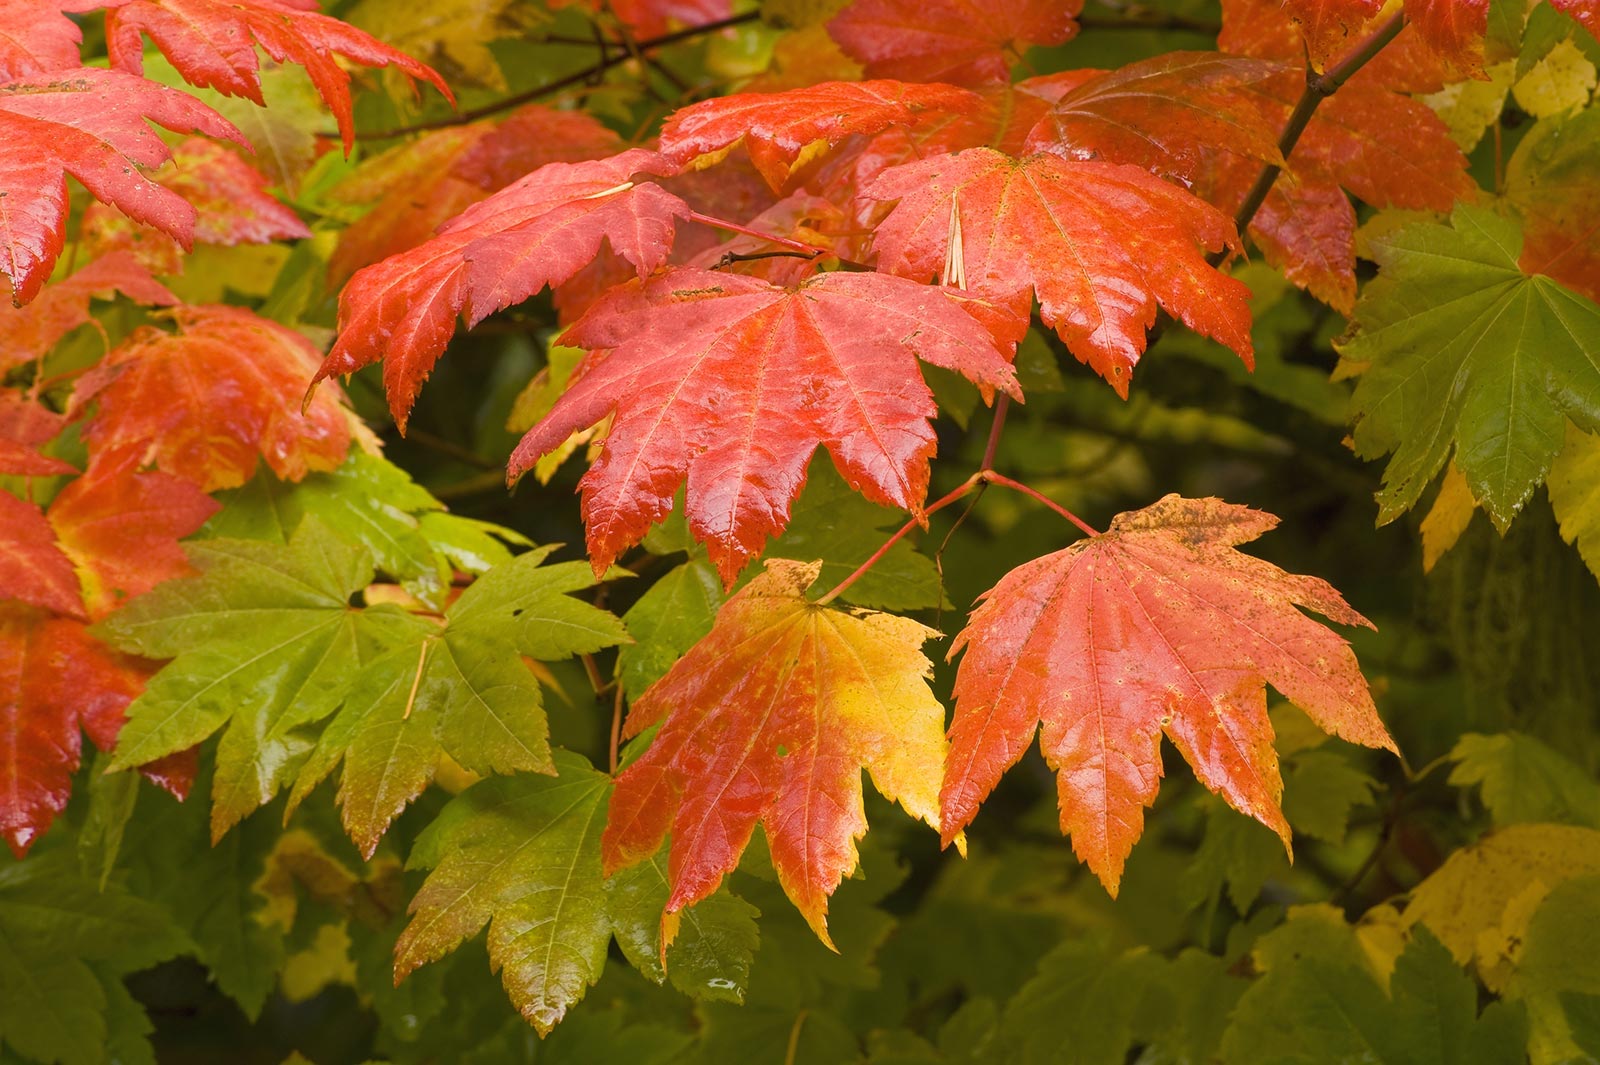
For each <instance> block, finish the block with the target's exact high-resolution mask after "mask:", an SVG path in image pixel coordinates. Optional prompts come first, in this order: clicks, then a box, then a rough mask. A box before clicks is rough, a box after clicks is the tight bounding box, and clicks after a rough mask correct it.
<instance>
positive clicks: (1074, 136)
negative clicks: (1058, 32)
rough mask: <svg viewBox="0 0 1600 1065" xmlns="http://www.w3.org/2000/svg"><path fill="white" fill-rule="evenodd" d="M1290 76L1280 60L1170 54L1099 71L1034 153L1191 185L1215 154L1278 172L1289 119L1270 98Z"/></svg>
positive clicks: (1068, 100) (1077, 89)
mask: <svg viewBox="0 0 1600 1065" xmlns="http://www.w3.org/2000/svg"><path fill="white" fill-rule="evenodd" d="M1283 72H1284V68H1283V66H1281V65H1280V64H1278V63H1273V62H1268V61H1265V60H1261V59H1250V58H1246V57H1242V56H1230V55H1220V54H1218V53H1216V52H1168V53H1167V54H1166V55H1161V56H1156V57H1155V58H1153V59H1146V60H1142V61H1140V62H1137V63H1130V64H1128V65H1127V66H1125V67H1122V68H1120V69H1118V70H1112V71H1106V72H1104V73H1100V72H1097V71H1091V72H1088V74H1089V75H1090V76H1089V77H1087V78H1086V79H1083V80H1082V81H1081V82H1080V83H1079V84H1077V85H1074V86H1072V87H1071V88H1070V90H1068V91H1066V92H1064V93H1063V94H1062V95H1061V96H1060V97H1059V98H1058V99H1057V100H1056V101H1055V106H1054V107H1052V108H1051V109H1050V111H1049V113H1048V114H1047V115H1045V116H1044V117H1043V118H1042V119H1041V120H1040V121H1039V122H1038V123H1037V124H1036V125H1035V126H1034V127H1033V129H1032V131H1031V132H1030V133H1029V134H1028V138H1027V150H1029V151H1052V152H1055V153H1056V154H1058V155H1061V156H1063V157H1064V158H1068V159H1079V160H1087V159H1109V160H1111V161H1113V162H1118V163H1130V164H1133V165H1135V166H1142V167H1144V168H1145V169H1146V170H1149V171H1151V172H1152V173H1155V174H1160V175H1162V176H1163V177H1172V178H1177V179H1178V180H1180V181H1184V182H1190V181H1193V180H1194V178H1195V176H1196V175H1197V174H1199V173H1200V172H1201V171H1202V170H1203V169H1204V167H1205V164H1206V161H1207V160H1208V159H1209V158H1210V157H1211V156H1212V155H1213V154H1214V153H1216V152H1230V153H1232V154H1235V155H1240V156H1244V157H1246V158H1248V159H1252V160H1257V161H1258V162H1263V163H1272V164H1274V165H1279V164H1281V163H1282V162H1283V156H1282V154H1281V153H1280V152H1279V151H1278V132H1279V130H1281V129H1282V128H1283V122H1282V117H1283V116H1280V115H1277V114H1275V113H1274V112H1275V111H1276V110H1277V109H1276V108H1275V107H1273V106H1271V104H1270V103H1269V102H1267V101H1263V100H1262V97H1261V92H1262V86H1264V85H1266V84H1268V83H1270V82H1271V81H1273V80H1274V79H1275V78H1278V77H1281V75H1282V74H1283ZM1152 119H1154V121H1152Z"/></svg>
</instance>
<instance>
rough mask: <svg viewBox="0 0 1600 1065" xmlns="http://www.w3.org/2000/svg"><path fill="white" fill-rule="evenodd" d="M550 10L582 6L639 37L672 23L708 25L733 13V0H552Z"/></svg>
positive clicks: (649, 35)
mask: <svg viewBox="0 0 1600 1065" xmlns="http://www.w3.org/2000/svg"><path fill="white" fill-rule="evenodd" d="M548 4H549V7H550V10H552V11H559V10H561V9H562V8H566V7H582V8H584V9H585V10H588V11H591V12H594V13H595V14H600V13H602V12H604V13H608V14H611V15H613V16H615V17H616V19H617V21H619V22H621V23H622V24H623V26H625V27H627V29H628V31H629V32H630V33H632V34H633V35H634V36H636V37H656V36H659V35H660V34H662V33H664V32H666V30H667V28H668V27H669V26H672V25H674V24H681V25H684V26H704V25H706V24H707V23H709V22H716V21H718V20H720V19H725V18H727V17H728V16H729V15H730V14H732V11H733V7H732V5H731V4H730V3H729V0H548Z"/></svg>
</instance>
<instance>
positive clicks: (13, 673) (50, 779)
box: [0, 492, 198, 858]
mask: <svg viewBox="0 0 1600 1065" xmlns="http://www.w3.org/2000/svg"><path fill="white" fill-rule="evenodd" d="M6 498H9V497H7V496H6V495H5V493H3V492H0V505H3V500H4V499H6ZM155 669H156V665H155V664H154V663H150V662H145V661H143V660H142V659H137V658H130V657H128V656H127V655H122V654H118V653H117V652H115V651H112V650H111V649H110V648H108V647H106V646H105V645H104V644H102V643H101V642H100V641H98V640H96V639H95V638H94V637H92V636H90V635H89V634H88V632H87V630H86V629H85V628H84V627H83V625H81V624H80V623H78V622H75V621H70V620H67V619H65V618H52V617H48V616H46V615H45V614H43V613H41V612H39V611H37V610H31V609H29V608H27V607H20V606H17V605H16V604H13V603H0V836H4V837H5V840H6V843H7V845H9V846H10V848H11V852H12V853H13V854H15V855H16V856H17V857H18V858H20V857H22V856H23V855H24V854H26V853H27V851H28V849H29V847H31V846H32V845H33V843H34V841H35V840H37V839H38V838H39V836H40V835H42V834H43V833H44V831H45V830H46V829H47V828H49V827H50V823H51V822H52V821H53V820H54V819H55V816H56V815H57V814H59V813H60V812H61V811H62V810H64V809H65V808H66V805H67V799H68V798H69V797H70V796H71V793H72V774H73V773H74V772H76V771H77V768H78V765H79V762H80V759H81V756H82V739H81V736H80V730H81V731H84V732H88V733H89V738H90V739H91V740H93V741H94V744H95V746H97V747H99V748H100V749H101V750H110V749H111V747H112V745H113V744H114V743H115V742H116V738H117V733H118V732H119V731H121V729H122V722H123V715H124V711H125V710H126V709H127V706H128V704H129V703H131V702H132V701H133V700H134V698H135V697H136V696H137V695H138V694H139V693H140V692H141V691H143V690H144V683H145V681H146V680H147V679H148V678H149V676H150V675H151V674H152V673H154V672H155ZM197 765H198V763H197V760H196V753H195V750H193V749H191V750H189V751H183V752H179V753H178V754H174V755H169V756H168V757H166V758H163V759H161V760H160V761H159V762H156V763H153V764H152V765H149V766H145V767H143V768H141V770H140V772H141V773H142V774H143V775H145V776H146V777H148V778H149V779H151V780H152V781H154V782H155V783H156V784H158V785H160V786H161V787H163V788H165V789H166V790H168V791H170V792H172V794H174V795H176V796H177V797H178V798H180V799H181V798H183V797H184V796H185V795H187V794H188V791H189V786H190V785H191V784H192V783H193V782H194V776H195V771H196V768H197Z"/></svg>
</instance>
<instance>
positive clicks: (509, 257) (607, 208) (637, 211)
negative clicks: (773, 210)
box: [316, 149, 689, 430]
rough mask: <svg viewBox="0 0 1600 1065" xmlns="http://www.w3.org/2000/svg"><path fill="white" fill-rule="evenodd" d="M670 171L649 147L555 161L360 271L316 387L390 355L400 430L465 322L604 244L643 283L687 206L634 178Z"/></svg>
mask: <svg viewBox="0 0 1600 1065" xmlns="http://www.w3.org/2000/svg"><path fill="white" fill-rule="evenodd" d="M669 171H670V167H669V166H667V165H666V163H665V162H664V161H663V160H662V159H661V157H660V156H658V155H656V154H655V153H654V152H649V151H645V150H643V149H633V150H631V151H626V152H623V153H622V154H621V155H616V156H612V157H611V158H609V159H598V160H594V161H592V162H586V163H551V164H550V165H548V166H544V167H541V168H540V169H538V170H536V171H534V172H533V173H531V174H529V175H528V176H527V177H525V178H523V179H521V180H520V181H517V182H515V183H513V184H511V185H509V186H507V187H506V188H504V189H502V190H501V191H500V192H498V193H496V194H495V195H493V196H490V197H489V198H488V199H486V200H484V201H482V202H481V203H477V204H474V205H473V206H471V207H470V208H468V209H467V210H466V211H465V212H463V213H462V214H461V215H459V216H457V217H456V219H455V220H454V221H452V222H450V223H449V224H448V225H446V226H445V227H444V230H443V231H442V232H441V233H440V234H439V236H437V237H435V238H434V239H432V240H429V241H428V242H426V243H424V244H422V245H419V246H418V247H416V248H414V249H412V250H411V251H408V252H405V253H402V254H400V255H396V256H393V257H391V258H389V259H385V260H384V261H383V262H381V263H378V264H376V265H374V266H369V267H367V268H366V269H364V270H362V271H360V272H358V273H357V274H356V275H355V277H353V278H352V279H351V280H350V283H349V284H348V285H346V286H345V289H344V292H343V293H342V294H341V296H340V300H339V340H338V342H337V343H336V344H334V347H333V350H332V351H331V352H329V354H328V357H327V359H326V360H325V361H324V362H323V364H322V367H321V369H319V370H318V371H317V374H316V380H318V381H321V380H325V379H326V378H329V377H333V376H335V375H338V374H348V373H353V372H354V371H356V370H358V369H360V368H361V367H363V366H367V365H370V364H372V363H374V362H377V361H378V360H379V359H386V360H387V361H386V362H385V364H384V384H385V387H386V388H387V390H388V394H389V409H390V410H391V411H392V412H393V414H394V417H395V422H396V423H397V424H398V425H399V426H400V428H401V429H402V430H404V428H405V426H406V419H407V417H408V416H409V414H410V411H411V405H412V404H413V403H414V402H415V400H416V396H417V393H418V392H419V391H420V390H421V388H422V382H423V381H424V380H426V379H427V376H428V374H429V373H430V372H431V371H432V369H433V364H434V362H435V360H437V359H438V357H439V353H440V352H442V351H443V350H444V346H445V344H446V343H447V342H448V341H449V339H450V335H451V334H452V333H453V332H455V328H456V316H457V315H458V314H464V316H465V317H466V319H467V323H468V325H476V324H477V323H478V322H480V321H482V320H483V319H484V318H486V317H488V316H489V315H490V314H492V313H494V312H495V311H497V310H501V309H503V308H505V307H508V306H510V305H511V304H513V303H520V302H522V301H523V300H525V299H527V298H528V297H529V296H532V295H533V294H535V293H536V292H538V291H540V290H541V289H543V288H544V287H545V286H547V285H557V284H560V283H561V282H563V281H567V280H570V279H571V278H572V277H573V275H575V274H577V272H578V271H579V270H581V269H583V267H585V266H586V265H588V263H589V262H590V261H591V260H592V259H594V257H595V256H596V255H598V254H599V253H600V247H601V242H602V241H605V242H608V243H609V244H610V246H611V249H612V250H613V251H614V252H616V253H617V254H618V255H620V256H621V257H622V258H624V259H626V260H627V261H628V262H629V263H630V264H632V265H633V267H634V269H635V270H636V271H637V272H638V274H639V276H640V277H643V276H644V275H646V274H648V273H649V272H650V271H651V270H654V269H655V268H656V267H658V266H660V265H661V264H662V263H663V262H665V261H666V258H667V253H668V252H669V251H670V250H671V248H672V235H673V222H674V220H676V219H679V218H683V217H685V216H686V215H688V214H689V208H688V205H687V204H685V203H684V202H683V201H682V200H681V199H679V198H678V197H677V196H674V195H672V194H671V193H669V192H666V191H665V190H664V189H662V188H661V187H660V186H658V185H654V184H650V183H649V182H635V180H634V179H635V175H638V174H661V173H667V172H669Z"/></svg>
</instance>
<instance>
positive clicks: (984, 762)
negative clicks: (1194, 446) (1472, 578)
mask: <svg viewBox="0 0 1600 1065" xmlns="http://www.w3.org/2000/svg"><path fill="white" fill-rule="evenodd" d="M1277 523H1278V519H1277V518H1275V517H1273V516H1271V515H1270V514H1263V513H1261V512H1260V511H1255V510H1251V509H1249V508H1248V507H1241V506H1236V505H1233V504H1230V503H1224V502H1222V501H1221V500H1217V499H1183V498H1180V497H1178V496H1176V495H1169V496H1167V497H1165V498H1164V499H1161V500H1160V501H1158V502H1156V503H1154V504H1152V505H1151V506H1148V507H1146V508H1144V509H1143V510H1137V511H1132V512H1129V513H1126V514H1122V515H1119V516H1118V517H1117V518H1116V519H1115V520H1114V521H1113V522H1112V523H1111V527H1110V529H1109V530H1108V531H1107V532H1105V533H1104V534H1102V535H1100V536H1097V537H1094V538H1091V539H1086V540H1081V541H1079V542H1078V543H1075V544H1073V545H1072V546H1071V547H1068V548H1066V549H1064V550H1061V551H1057V552H1056V553H1054V554H1052V555H1046V556H1045V557H1043V558H1039V559H1035V560H1034V561H1032V562H1028V563H1026V564H1024V565H1022V566H1020V567H1018V568H1017V569H1014V570H1012V571H1011V572H1010V573H1008V574H1006V576H1005V577H1003V578H1001V580H1000V583H999V584H997V585H995V587H994V588H992V589H990V590H989V591H988V592H987V593H985V595H984V597H983V599H982V601H981V605H980V606H979V607H978V608H977V609H976V610H974V611H973V613H972V617H971V619H970V620H969V622H968V624H967V627H966V628H965V629H963V630H962V632H961V634H960V635H959V636H957V637H956V640H955V643H954V645H953V646H952V647H951V651H950V654H951V656H952V657H954V656H955V655H956V654H958V653H959V654H961V664H960V667H959V670H958V671H957V674H956V682H955V696H956V712H955V718H954V721H953V722H952V724H951V726H950V756H949V763H948V768H947V769H946V771H945V778H944V785H943V787H942V788H941V790H940V793H939V808H940V814H939V816H940V822H941V825H942V829H941V831H942V832H943V834H944V838H945V840H946V842H949V841H950V840H952V839H954V838H955V837H956V836H957V835H958V834H959V833H960V832H961V831H962V829H964V828H965V827H966V826H967V825H968V824H969V823H971V821H972V819H973V817H974V816H975V815H976V814H977V812H978V807H979V804H981V803H982V802H983V800H984V798H985V797H986V796H987V795H988V794H989V792H990V791H991V790H993V788H994V786H995V784H996V783H997V782H998V781H999V779H1000V776H1001V774H1002V773H1003V772H1004V771H1005V770H1006V769H1007V768H1008V767H1010V766H1011V765H1013V764H1014V763H1015V762H1016V761H1017V759H1018V758H1020V757H1021V756H1022V753H1023V751H1024V750H1025V749H1026V748H1027V746H1028V744H1029V743H1030V742H1031V741H1032V739H1033V734H1034V730H1035V729H1036V728H1037V727H1038V726H1039V725H1040V723H1041V722H1042V723H1043V726H1044V728H1043V735H1042V737H1041V739H1040V747H1041V749H1042V750H1043V752H1044V755H1045V759H1046V760H1047V761H1048V762H1049V763H1050V766H1051V767H1052V768H1053V769H1055V770H1056V772H1057V774H1058V784H1059V798H1060V806H1061V830H1062V832H1063V833H1065V834H1067V835H1070V836H1071V838H1072V846H1073V850H1074V851H1076V853H1077V855H1078V857H1079V858H1080V859H1082V860H1083V861H1084V862H1086V863H1087V864H1088V865H1089V868H1090V869H1092V870H1093V871H1094V872H1095V874H1096V875H1097V876H1098V877H1099V878H1100V880H1101V882H1102V883H1104V884H1105V886H1106V889H1107V890H1108V891H1110V892H1111V893H1112V894H1113V895H1114V894H1116V891H1117V886H1118V884H1119V882H1120V881H1121V877H1122V868H1123V863H1124V861H1125V860H1126V859H1127V856H1128V854H1129V852H1130V851H1131V850H1132V849H1133V844H1134V842H1135V841H1136V840H1137V839H1138V838H1139V835H1140V834H1141V833H1142V832H1143V828H1144V807H1146V806H1149V805H1150V804H1151V803H1152V802H1154V801H1155V797H1156V790H1157V788H1158V786H1159V784H1160V779H1161V754H1160V744H1161V737H1162V736H1163V735H1165V736H1166V737H1167V738H1168V739H1170V740H1171V741H1172V742H1173V743H1174V744H1175V745H1176V746H1177V748H1178V750H1179V751H1180V752H1181V753H1182V754H1183V756H1184V758H1185V760H1187V761H1188V762H1189V764H1190V765H1191V766H1193V767H1194V771H1195V775H1196V776H1197V777H1198V778H1199V779H1200V781H1201V782H1202V783H1204V784H1205V785H1206V786H1207V787H1209V788H1210V789H1212V790H1213V791H1215V792H1217V793H1218V794H1220V795H1221V796H1222V797H1223V798H1224V799H1226V800H1227V801H1228V803H1229V804H1231V805H1232V806H1233V807H1234V808H1235V809H1237V810H1239V811H1241V812H1242V813H1246V814H1249V815H1250V816H1251V817H1254V818H1255V819H1256V820H1258V821H1260V822H1261V823H1262V824H1264V825H1266V826H1267V827H1268V828H1271V829H1272V830H1273V831H1274V832H1276V833H1277V834H1278V835H1279V836H1280V837H1281V838H1282V839H1283V842H1284V846H1285V847H1286V848H1287V847H1288V846H1289V825H1288V822H1287V821H1285V820H1284V817H1283V812H1282V810H1281V809H1280V808H1279V799H1280V797H1281V796H1282V793H1283V783H1282V780H1281V778H1280V776H1279V773H1278V757H1277V753H1276V751H1275V750H1274V749H1273V743H1272V738H1273V737H1272V726H1271V724H1270V723H1269V722H1268V720H1267V713H1266V697H1265V685H1266V684H1267V683H1271V684H1272V686H1273V687H1274V688H1276V689H1277V690H1278V691H1280V692H1282V693H1283V694H1284V695H1285V696H1287V697H1288V698H1289V699H1290V701H1292V702H1293V703H1294V704H1295V705H1296V706H1298V707H1300V708H1301V709H1302V710H1304V711H1305V712H1306V713H1307V714H1309V715H1310V717H1311V719H1312V720H1313V721H1315V722H1316V723H1317V724H1318V725H1320V726H1321V727H1322V728H1323V729H1324V730H1325V731H1327V732H1330V733H1332V734H1334V735H1336V736H1339V737H1341V738H1343V739H1346V740H1349V741H1351V742H1353V743H1361V744H1365V745H1366V746H1369V747H1382V748H1386V749H1388V750H1391V751H1392V750H1395V746H1394V741H1393V740H1391V739H1390V738H1389V733H1388V732H1387V730H1385V728H1384V726H1383V722H1382V721H1380V720H1379V719H1378V715H1377V711H1376V709H1375V708H1374V707H1373V704H1372V697H1371V695H1370V694H1369V692H1368V690H1367V684H1366V681H1365V679H1364V678H1363V677H1362V675H1361V669H1360V667H1359V666H1358V665H1357V664H1356V659H1355V655H1354V654H1353V653H1352V652H1351V650H1350V647H1349V645H1348V644H1347V643H1346V642H1345V641H1344V639H1343V638H1341V637H1340V636H1338V635H1337V634H1335V633H1333V632H1332V631H1330V630H1328V629H1327V628H1325V627H1324V626H1322V625H1321V624H1318V623H1317V622H1315V621H1312V620H1311V619H1310V618H1308V617H1306V616H1305V615H1304V614H1302V613H1300V611H1299V610H1297V609H1296V608H1297V607H1309V608H1310V609H1312V610H1315V611H1317V612H1318V613H1320V614H1322V615H1323V616H1325V617H1327V618H1330V619H1332V620H1333V621H1337V622H1339V623H1341V624H1345V625H1366V626H1368V627H1371V622H1369V621H1367V619H1366V618H1364V617H1362V616H1361V615H1360V614H1358V613H1356V611H1354V610H1352V609H1351V608H1350V606H1349V604H1347V603H1346V602H1345V601H1344V599H1343V598H1341V597H1340V595H1339V593H1338V592H1337V591H1335V590H1334V588H1333V587H1332V586H1331V585H1329V584H1327V583H1326V582H1324V581H1321V580H1318V579H1316V578H1314V577H1304V576H1297V575H1295V574H1291V573H1285V572H1284V571H1283V570H1280V569H1278V568H1277V567H1276V566H1273V565H1271V564H1270V563H1267V562H1263V561H1261V560H1260V559H1256V558H1252V557H1250V556H1249V555H1244V554H1241V553H1239V552H1237V551H1235V550H1234V548H1235V547H1237V545H1239V544H1242V543H1247V542H1249V541H1251V540H1254V539H1256V538H1257V537H1258V536H1260V535H1261V534H1262V533H1264V532H1267V531H1268V530H1270V529H1272V528H1273V527H1274V526H1275V525H1277Z"/></svg>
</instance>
